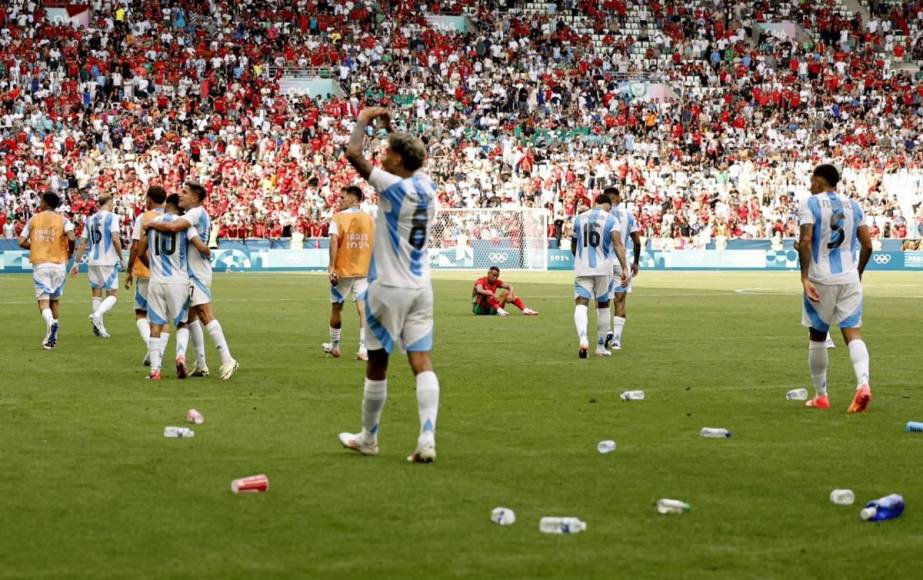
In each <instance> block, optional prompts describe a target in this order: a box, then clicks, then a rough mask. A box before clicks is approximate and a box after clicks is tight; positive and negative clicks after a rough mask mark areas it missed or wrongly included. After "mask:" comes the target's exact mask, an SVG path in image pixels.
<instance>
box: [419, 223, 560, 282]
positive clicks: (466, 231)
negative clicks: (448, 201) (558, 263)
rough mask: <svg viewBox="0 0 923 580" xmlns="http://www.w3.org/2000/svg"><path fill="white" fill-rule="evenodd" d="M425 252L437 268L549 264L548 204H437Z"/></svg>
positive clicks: (516, 267) (514, 267)
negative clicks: (507, 206)
mask: <svg viewBox="0 0 923 580" xmlns="http://www.w3.org/2000/svg"><path fill="white" fill-rule="evenodd" d="M429 252H430V264H431V266H432V268H433V269H435V270H486V269H487V268H489V267H491V266H497V267H498V268H500V269H501V270H547V269H548V210H546V209H535V208H511V209H499V208H481V209H456V208H445V209H443V208H440V209H438V210H437V211H436V221H435V222H434V223H433V227H432V229H431V238H430V244H429Z"/></svg>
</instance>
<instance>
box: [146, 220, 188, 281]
mask: <svg viewBox="0 0 923 580" xmlns="http://www.w3.org/2000/svg"><path fill="white" fill-rule="evenodd" d="M178 217H179V216H176V215H173V214H163V215H162V216H160V217H158V218H157V219H156V220H154V221H155V222H160V221H163V222H172V221H175V220H176V219H178ZM187 243H188V242H187V241H186V232H173V233H168V232H158V231H155V230H148V232H147V248H148V252H149V254H148V261H149V263H150V267H151V282H158V283H160V284H189V273H188V267H189V264H188V260H187V258H186V254H187Z"/></svg>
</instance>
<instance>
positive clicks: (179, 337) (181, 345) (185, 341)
mask: <svg viewBox="0 0 923 580" xmlns="http://www.w3.org/2000/svg"><path fill="white" fill-rule="evenodd" d="M188 345H189V329H188V328H186V327H185V326H184V327H182V328H177V329H176V356H177V358H179V357H181V356H186V348H187V347H188Z"/></svg>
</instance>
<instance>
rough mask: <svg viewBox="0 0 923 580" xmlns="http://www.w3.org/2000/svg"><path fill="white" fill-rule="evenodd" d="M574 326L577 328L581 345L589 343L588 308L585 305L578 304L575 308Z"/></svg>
mask: <svg viewBox="0 0 923 580" xmlns="http://www.w3.org/2000/svg"><path fill="white" fill-rule="evenodd" d="M574 324H575V325H576V326H577V338H578V339H579V340H580V342H581V343H584V342H587V339H586V325H587V307H586V306H585V305H583V304H578V305H577V306H575V307H574Z"/></svg>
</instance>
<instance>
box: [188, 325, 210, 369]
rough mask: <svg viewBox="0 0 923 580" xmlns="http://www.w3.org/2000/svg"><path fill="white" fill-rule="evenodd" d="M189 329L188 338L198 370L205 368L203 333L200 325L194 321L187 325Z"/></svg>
mask: <svg viewBox="0 0 923 580" xmlns="http://www.w3.org/2000/svg"><path fill="white" fill-rule="evenodd" d="M188 327H189V338H190V340H192V350H194V351H195V355H196V364H198V366H199V368H202V367H204V366H206V364H205V333H203V332H202V324H201V323H200V322H199V321H198V320H195V321H193V322H190V323H189V324H188Z"/></svg>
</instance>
